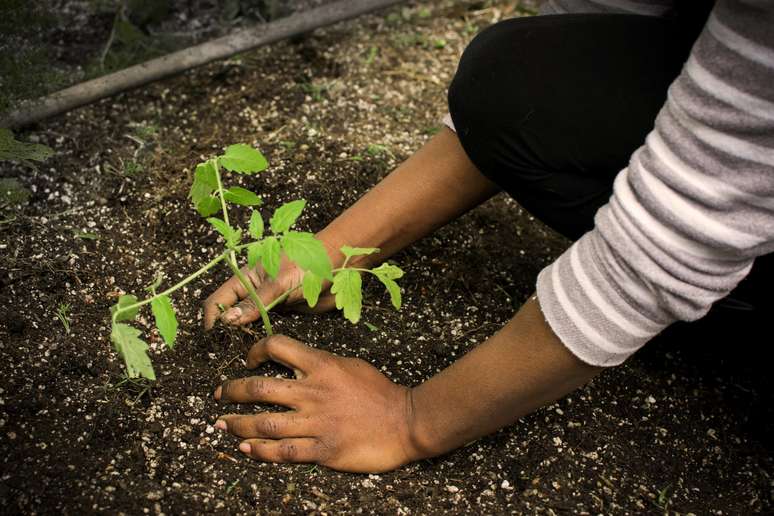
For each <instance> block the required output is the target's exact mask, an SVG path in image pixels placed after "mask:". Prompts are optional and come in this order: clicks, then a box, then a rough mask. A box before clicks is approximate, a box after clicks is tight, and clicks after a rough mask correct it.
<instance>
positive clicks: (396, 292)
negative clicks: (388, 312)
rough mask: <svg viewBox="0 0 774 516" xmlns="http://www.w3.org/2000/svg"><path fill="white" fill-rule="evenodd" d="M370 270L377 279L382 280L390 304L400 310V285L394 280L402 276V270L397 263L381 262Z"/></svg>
mask: <svg viewBox="0 0 774 516" xmlns="http://www.w3.org/2000/svg"><path fill="white" fill-rule="evenodd" d="M371 272H372V273H373V274H374V275H375V276H376V277H377V278H379V281H381V282H382V284H383V285H384V286H385V288H386V289H387V292H389V294H390V301H391V302H392V306H394V307H395V309H396V310H400V306H401V303H402V299H401V294H400V287H399V286H398V284H397V283H396V282H395V280H396V279H398V278H402V277H403V270H402V269H401V268H400V267H398V266H397V265H392V264H389V263H383V264H381V265H380V266H379V267H376V268H374V269H371Z"/></svg>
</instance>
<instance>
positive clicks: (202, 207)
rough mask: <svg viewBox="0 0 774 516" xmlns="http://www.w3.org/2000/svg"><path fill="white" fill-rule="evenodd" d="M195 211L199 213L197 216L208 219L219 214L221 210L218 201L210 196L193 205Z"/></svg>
mask: <svg viewBox="0 0 774 516" xmlns="http://www.w3.org/2000/svg"><path fill="white" fill-rule="evenodd" d="M195 207H196V211H198V212H199V215H201V216H202V217H209V216H210V215H215V214H216V213H219V212H220V210H221V205H220V199H218V198H217V197H215V196H214V195H210V196H209V197H205V198H204V199H202V200H201V201H199V203H198V204H196V205H195Z"/></svg>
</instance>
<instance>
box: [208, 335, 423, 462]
mask: <svg viewBox="0 0 774 516" xmlns="http://www.w3.org/2000/svg"><path fill="white" fill-rule="evenodd" d="M268 360H271V361H274V362H277V363H280V364H282V365H284V366H286V367H288V368H290V369H293V370H294V372H295V375H296V378H295V379H293V380H290V379H282V378H274V377H265V376H251V377H247V378H242V379H239V380H230V381H227V382H225V383H224V384H223V385H221V386H220V387H218V388H217V389H216V390H215V399H216V400H219V401H222V402H231V403H273V404H277V405H284V406H286V407H289V408H290V409H291V410H289V411H287V412H264V413H259V414H254V415H234V414H232V415H224V416H221V417H220V418H219V419H218V421H217V422H216V424H215V426H216V428H220V429H221V430H227V431H228V432H230V433H232V434H234V435H236V436H238V437H241V438H243V439H244V441H242V443H241V444H240V445H239V449H240V450H241V451H242V452H244V453H245V454H247V455H249V456H251V457H253V458H255V459H259V460H264V461H269V462H307V463H316V464H320V465H323V466H327V467H330V468H333V469H337V470H341V471H351V472H368V473H377V472H382V471H388V470H391V469H395V468H397V467H399V466H401V465H403V464H406V463H408V462H411V461H413V460H417V459H419V458H422V457H421V454H420V453H419V452H418V450H417V448H416V446H414V444H413V443H412V441H413V439H412V435H411V426H412V416H413V408H412V394H411V390H410V389H408V388H406V387H403V386H400V385H397V384H395V383H393V382H392V381H390V380H389V379H388V378H387V377H385V376H384V375H383V374H381V373H380V372H379V371H378V370H377V369H376V368H375V367H373V366H372V365H370V364H369V363H367V362H365V361H363V360H360V359H355V358H344V357H339V356H336V355H333V354H331V353H328V352H325V351H322V350H318V349H314V348H311V347H309V346H307V345H305V344H303V343H301V342H299V341H297V340H294V339H291V338H289V337H285V336H282V335H275V336H272V337H267V338H265V339H263V340H261V341H259V342H258V343H257V344H255V345H254V346H253V347H252V349H251V350H250V352H249V353H248V356H247V367H248V368H251V369H252V368H255V367H257V366H258V365H260V364H262V363H263V362H266V361H268Z"/></svg>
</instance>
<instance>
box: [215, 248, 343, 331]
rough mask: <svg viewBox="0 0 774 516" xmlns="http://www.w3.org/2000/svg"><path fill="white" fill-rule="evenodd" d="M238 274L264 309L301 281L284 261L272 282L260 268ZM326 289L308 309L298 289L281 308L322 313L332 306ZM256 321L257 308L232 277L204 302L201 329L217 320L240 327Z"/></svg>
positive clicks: (297, 272) (244, 269)
mask: <svg viewBox="0 0 774 516" xmlns="http://www.w3.org/2000/svg"><path fill="white" fill-rule="evenodd" d="M242 272H243V273H244V274H245V276H247V278H248V279H249V280H250V281H251V282H252V283H253V287H255V290H256V292H257V293H258V297H259V298H260V299H261V301H262V302H263V304H264V305H268V304H269V303H271V302H272V301H274V300H275V299H277V298H278V297H280V296H281V295H282V294H284V293H285V292H287V291H288V290H290V289H292V288H295V287H297V286H298V285H300V284H301V280H302V279H303V277H304V273H303V271H302V270H301V269H299V268H298V267H297V266H296V265H295V264H293V263H292V262H290V261H288V260H286V259H283V260H282V264H281V265H280V271H279V274H277V277H276V278H274V279H272V278H270V277H269V275H268V274H266V272H265V271H264V270H263V267H261V266H260V265H258V266H257V267H256V268H255V269H248V268H247V267H242ZM327 288H328V287H327V286H326V285H323V292H322V293H321V294H320V299H319V300H318V301H317V304H316V305H315V306H314V307H313V308H310V307H309V305H308V304H307V302H306V300H305V299H304V298H303V295H302V293H301V289H300V288H297V289H296V290H294V291H293V292H291V293H290V295H289V296H288V298H287V299H286V300H285V302H284V303H283V304H282V305H281V306H283V307H286V308H288V309H292V310H295V311H299V312H315V313H319V312H326V311H328V310H331V309H332V308H333V307H334V306H335V301H334V298H333V296H332V295H331V294H330V293H329V292H328V291H327ZM221 309H222V310H221ZM260 317H261V314H260V312H259V311H258V308H256V306H255V304H254V303H253V300H252V299H250V297H249V296H248V294H247V290H246V289H245V287H244V286H243V285H242V282H241V281H239V278H237V277H236V276H232V277H231V279H229V280H228V281H226V282H225V283H224V284H223V285H221V286H220V288H219V289H218V290H216V291H215V292H213V293H212V295H210V297H208V298H207V299H206V300H205V301H204V328H205V329H210V328H212V326H213V325H214V324H215V321H216V320H217V319H218V318H220V320H221V321H222V322H223V323H224V324H231V325H242V324H247V323H250V322H252V321H255V320H256V319H259V318H260Z"/></svg>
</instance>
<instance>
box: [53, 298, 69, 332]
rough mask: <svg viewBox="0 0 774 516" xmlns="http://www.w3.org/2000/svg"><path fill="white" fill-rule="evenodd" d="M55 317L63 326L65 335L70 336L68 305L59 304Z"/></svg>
mask: <svg viewBox="0 0 774 516" xmlns="http://www.w3.org/2000/svg"><path fill="white" fill-rule="evenodd" d="M56 317H57V319H59V322H61V323H62V326H64V329H65V333H67V334H68V335H69V334H70V305H69V304H67V303H60V305H59V306H58V307H57V308H56Z"/></svg>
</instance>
